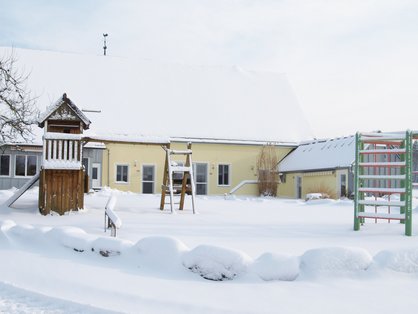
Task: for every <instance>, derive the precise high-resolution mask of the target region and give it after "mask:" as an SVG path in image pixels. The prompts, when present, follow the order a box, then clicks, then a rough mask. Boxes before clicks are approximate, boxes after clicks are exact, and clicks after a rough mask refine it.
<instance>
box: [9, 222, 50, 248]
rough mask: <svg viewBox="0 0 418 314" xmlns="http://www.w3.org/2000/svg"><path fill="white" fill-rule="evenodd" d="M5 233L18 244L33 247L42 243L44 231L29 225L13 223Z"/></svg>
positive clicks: (43, 241)
mask: <svg viewBox="0 0 418 314" xmlns="http://www.w3.org/2000/svg"><path fill="white" fill-rule="evenodd" d="M7 235H8V237H9V239H10V240H12V241H16V242H17V243H19V244H23V245H28V246H29V247H34V246H38V245H43V244H44V243H45V237H44V232H43V231H42V230H41V229H39V228H35V227H33V226H31V225H26V224H22V225H14V226H12V227H10V228H9V229H8V230H7Z"/></svg>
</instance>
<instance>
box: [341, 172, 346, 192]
mask: <svg viewBox="0 0 418 314" xmlns="http://www.w3.org/2000/svg"><path fill="white" fill-rule="evenodd" d="M346 196H347V176H346V175H345V174H341V175H340V197H346Z"/></svg>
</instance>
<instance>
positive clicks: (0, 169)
mask: <svg viewBox="0 0 418 314" xmlns="http://www.w3.org/2000/svg"><path fill="white" fill-rule="evenodd" d="M0 176H10V155H1V156H0Z"/></svg>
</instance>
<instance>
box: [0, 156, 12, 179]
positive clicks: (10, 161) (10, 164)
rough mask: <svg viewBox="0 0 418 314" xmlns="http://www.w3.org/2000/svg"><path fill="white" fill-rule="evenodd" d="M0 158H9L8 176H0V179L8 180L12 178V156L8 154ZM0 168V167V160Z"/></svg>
mask: <svg viewBox="0 0 418 314" xmlns="http://www.w3.org/2000/svg"><path fill="white" fill-rule="evenodd" d="M0 156H9V174H8V175H0V177H2V178H10V177H11V176H12V173H11V170H12V156H11V155H10V154H2V155H0ZM0 166H1V160H0Z"/></svg>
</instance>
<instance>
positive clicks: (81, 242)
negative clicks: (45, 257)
mask: <svg viewBox="0 0 418 314" xmlns="http://www.w3.org/2000/svg"><path fill="white" fill-rule="evenodd" d="M46 236H47V237H48V238H49V239H50V240H51V241H54V242H56V243H58V244H60V245H62V246H64V247H66V248H70V249H73V250H74V251H76V252H84V251H89V250H90V249H91V247H92V244H91V243H92V242H93V240H94V239H96V237H94V236H92V235H89V234H88V233H86V232H85V231H84V230H82V229H80V228H77V227H56V228H52V229H51V230H50V231H48V232H47V233H46Z"/></svg>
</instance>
